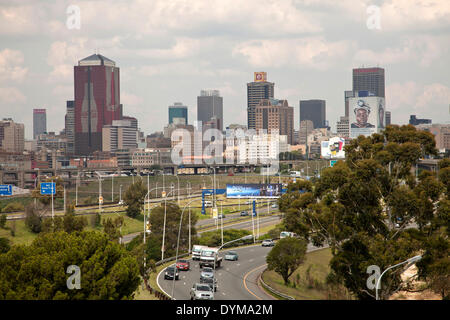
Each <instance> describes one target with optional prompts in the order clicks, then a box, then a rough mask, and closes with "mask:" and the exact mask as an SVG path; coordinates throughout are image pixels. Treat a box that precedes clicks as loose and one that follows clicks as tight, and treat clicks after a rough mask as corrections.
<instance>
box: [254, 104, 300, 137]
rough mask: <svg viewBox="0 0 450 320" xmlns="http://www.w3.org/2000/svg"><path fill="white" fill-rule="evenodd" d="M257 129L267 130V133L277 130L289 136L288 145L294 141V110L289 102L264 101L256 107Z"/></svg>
mask: <svg viewBox="0 0 450 320" xmlns="http://www.w3.org/2000/svg"><path fill="white" fill-rule="evenodd" d="M255 129H256V130H260V129H265V130H267V133H268V134H270V133H272V131H273V130H275V131H276V132H277V133H279V134H280V135H284V136H287V143H288V144H293V139H294V108H293V107H290V106H289V104H288V101H287V100H278V99H262V100H260V102H259V104H257V105H256V107H255Z"/></svg>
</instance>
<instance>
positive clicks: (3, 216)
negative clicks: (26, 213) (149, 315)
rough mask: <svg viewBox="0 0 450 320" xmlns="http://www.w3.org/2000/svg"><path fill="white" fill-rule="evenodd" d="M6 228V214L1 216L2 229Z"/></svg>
mask: <svg viewBox="0 0 450 320" xmlns="http://www.w3.org/2000/svg"><path fill="white" fill-rule="evenodd" d="M5 226H6V214H0V228H2V229H5Z"/></svg>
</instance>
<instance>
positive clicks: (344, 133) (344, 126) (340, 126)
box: [336, 117, 350, 138]
mask: <svg viewBox="0 0 450 320" xmlns="http://www.w3.org/2000/svg"><path fill="white" fill-rule="evenodd" d="M336 132H337V134H338V136H340V137H343V138H345V137H350V125H349V120H348V117H341V120H340V121H338V122H337V123H336Z"/></svg>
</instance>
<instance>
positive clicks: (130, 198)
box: [123, 179, 147, 218]
mask: <svg viewBox="0 0 450 320" xmlns="http://www.w3.org/2000/svg"><path fill="white" fill-rule="evenodd" d="M146 194H147V188H146V187H145V186H144V184H143V182H142V180H141V179H140V180H137V181H136V182H135V183H133V184H131V185H130V186H129V187H128V189H127V191H126V192H125V195H124V198H123V200H124V202H125V204H126V205H127V209H126V212H127V216H129V217H131V218H136V217H137V216H138V215H139V214H140V213H141V211H142V209H143V208H144V207H143V206H144V198H145V195H146Z"/></svg>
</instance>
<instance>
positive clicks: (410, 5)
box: [381, 0, 450, 31]
mask: <svg viewBox="0 0 450 320" xmlns="http://www.w3.org/2000/svg"><path fill="white" fill-rule="evenodd" d="M381 21H382V22H381V23H382V29H383V30H386V31H399V30H409V31H411V30H432V29H442V28H443V27H445V26H447V27H448V26H450V2H449V1H448V0H389V1H385V2H384V3H383V5H382V6H381Z"/></svg>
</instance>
